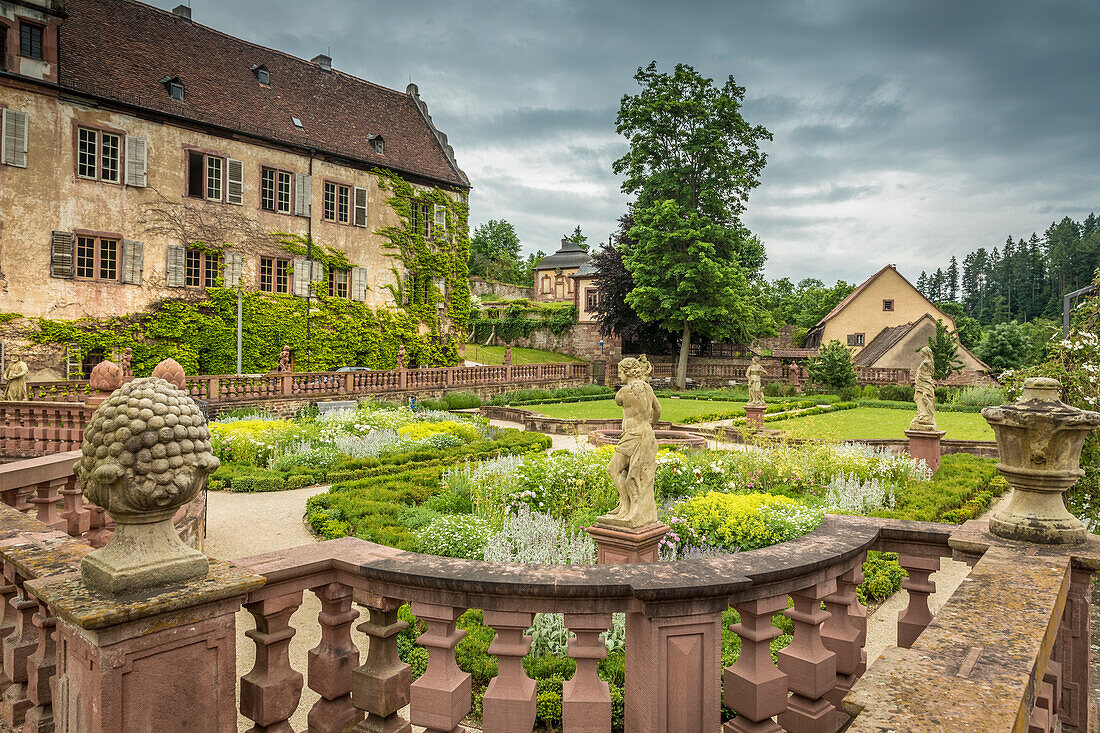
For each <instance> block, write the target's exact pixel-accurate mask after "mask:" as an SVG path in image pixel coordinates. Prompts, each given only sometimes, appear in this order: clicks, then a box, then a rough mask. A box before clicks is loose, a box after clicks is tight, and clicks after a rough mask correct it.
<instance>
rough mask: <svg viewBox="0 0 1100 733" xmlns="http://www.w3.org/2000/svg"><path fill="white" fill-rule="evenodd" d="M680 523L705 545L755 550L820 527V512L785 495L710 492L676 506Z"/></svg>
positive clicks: (821, 515)
mask: <svg viewBox="0 0 1100 733" xmlns="http://www.w3.org/2000/svg"><path fill="white" fill-rule="evenodd" d="M676 512H677V515H678V516H679V517H682V518H683V522H684V523H685V524H687V525H688V526H689V527H691V528H692V529H694V530H695V531H696V532H697V533H698V535H700V536H701V537H702V539H703V541H705V542H706V543H708V544H710V545H715V546H721V547H725V548H727V549H731V550H732V549H741V550H755V549H756V548H758V547H767V546H768V545H774V544H777V543H779V542H786V541H787V540H791V539H794V538H795V537H801V536H802V535H804V534H806V533H807V532H812V531H813V530H814V529H816V528H817V526H818V525H819V524H821V520H822V518H823V513H822V512H821V510H820V509H817V508H814V507H808V506H806V505H804V504H800V503H798V502H797V501H795V500H794V499H791V498H789V497H786V496H773V495H771V494H724V493H721V492H717V491H711V492H708V493H706V494H702V495H701V496H695V497H692V498H690V499H687V500H685V501H684V502H682V503H681V504H679V506H677V507H676Z"/></svg>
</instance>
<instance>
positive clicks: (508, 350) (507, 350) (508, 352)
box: [504, 344, 512, 366]
mask: <svg viewBox="0 0 1100 733" xmlns="http://www.w3.org/2000/svg"><path fill="white" fill-rule="evenodd" d="M504 366H512V345H511V344H508V345H507V346H505V347H504Z"/></svg>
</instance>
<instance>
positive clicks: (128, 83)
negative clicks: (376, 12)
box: [60, 0, 469, 187]
mask: <svg viewBox="0 0 1100 733" xmlns="http://www.w3.org/2000/svg"><path fill="white" fill-rule="evenodd" d="M65 10H66V12H67V13H68V15H69V17H68V18H67V19H65V21H64V22H63V23H62V24H61V64H60V84H61V86H62V87H64V88H67V89H71V90H74V91H78V92H83V93H86V94H92V95H95V96H98V97H102V98H106V99H110V100H113V101H117V102H121V103H123V104H129V105H133V106H136V107H140V108H143V109H147V110H152V111H155V112H160V113H164V114H168V115H176V116H180V117H185V118H188V119H191V120H195V121H198V122H201V123H206V124H211V125H216V126H219V127H225V128H229V129H232V130H236V131H240V132H243V133H245V134H249V135H256V136H260V137H266V138H270V139H273V140H276V141H279V142H283V143H289V144H292V145H298V146H303V147H314V148H316V149H317V150H318V151H321V152H326V153H332V154H336V155H339V156H343V157H347V158H351V159H354V160H359V161H365V162H367V163H370V164H373V165H378V166H380V167H386V168H392V169H394V170H397V171H400V172H405V173H411V174H415V175H419V176H422V177H424V178H428V179H431V180H433V181H436V182H439V183H446V184H452V185H456V186H462V187H468V186H469V182H468V180H467V179H466V177H465V174H463V173H461V171H459V170H458V168H457V166H455V165H454V164H453V155H449V151H448V150H447V147H446V138H445V137H444V136H442V135H440V136H439V137H437V133H436V131H435V129H434V127H433V126H432V125H431V124H430V123H429V121H428V119H430V118H427V119H426V115H427V109H426V107H425V108H423V110H422V109H421V107H420V106H418V104H417V99H415V98H414V97H413V96H412V95H410V94H408V93H402V92H398V91H395V90H393V89H387V88H385V87H382V86H379V85H377V84H372V83H371V82H367V81H363V80H362V79H358V78H356V77H354V76H351V75H349V74H345V73H343V72H340V71H336V70H332V71H324V70H322V69H321V68H320V67H319V66H318V65H317V64H314V63H312V62H310V61H305V60H303V59H300V58H297V57H295V56H291V55H289V54H286V53H283V52H281V51H275V50H272V49H269V48H265V47H263V46H259V45H256V44H254V43H249V42H247V41H243V40H241V39H239V38H234V37H232V36H229V35H226V34H224V33H221V32H219V31H216V30H214V29H212V28H207V27H205V26H202V25H199V24H197V23H191V22H189V21H187V20H185V19H183V18H181V17H179V16H177V15H175V14H173V13H169V12H166V11H163V10H159V9H157V8H154V7H151V6H149V5H145V4H143V3H139V2H135V1H134V0H66V4H65ZM253 65H262V66H264V67H266V68H267V70H268V71H269V72H270V74H271V85H270V87H264V86H261V85H260V83H259V82H258V81H257V79H256V77H255V75H254V74H253V72H252V71H251V67H252V66H253ZM165 77H179V80H180V81H181V82H182V83H183V85H184V101H183V102H176V101H173V100H172V99H170V98H169V96H168V92H167V91H166V89H165V87H164V85H163V84H162V83H161V80H162V79H164V78H165ZM420 104H423V103H422V102H421V103H420ZM292 117H297V118H299V119H300V120H301V121H302V124H303V128H302V129H298V128H297V127H295V126H294V123H293V122H292V120H291V118H292ZM368 135H381V137H382V139H383V141H384V145H385V147H384V154H383V155H379V154H377V153H375V152H374V148H373V145H372V144H371V143H370V141H369V140H368V138H367V136H368Z"/></svg>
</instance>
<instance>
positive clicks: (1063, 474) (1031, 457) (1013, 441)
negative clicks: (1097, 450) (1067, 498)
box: [982, 377, 1100, 545]
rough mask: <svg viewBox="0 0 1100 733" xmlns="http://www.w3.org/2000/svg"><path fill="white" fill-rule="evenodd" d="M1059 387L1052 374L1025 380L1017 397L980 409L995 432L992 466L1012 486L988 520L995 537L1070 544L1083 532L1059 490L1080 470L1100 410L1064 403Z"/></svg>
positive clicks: (1082, 536)
mask: <svg viewBox="0 0 1100 733" xmlns="http://www.w3.org/2000/svg"><path fill="white" fill-rule="evenodd" d="M1061 387H1062V385H1061V383H1059V382H1058V380H1056V379H1047V378H1043V377H1036V378H1032V379H1028V380H1027V381H1025V382H1024V392H1023V395H1021V397H1020V399H1019V401H1017V402H1014V403H1012V404H1011V405H1002V406H1000V407H987V408H985V409H984V410H982V417H984V418H985V419H986V422H988V423H989V424H990V426H992V428H993V432H994V433H996V435H997V452H998V454H999V455H1000V459H1001V460H1000V463H998V464H997V470H998V471H1000V472H1001V475H1002V476H1004V477H1005V480H1006V481H1007V482H1008V485H1009V486H1011V487H1012V496H1011V497H1010V498H1009V501H1008V504H1007V505H1006V506H1005V507H1004V508H1003V509H1001V510H1000V511H998V512H995V513H994V514H993V516H992V517H990V520H989V529H990V530H991V531H992V532H993V534H995V535H997V536H999V537H1004V538H1006V539H1012V540H1022V541H1024V542H1035V543H1039V544H1044V545H1075V544H1081V543H1083V542H1084V541H1085V539H1086V537H1087V535H1088V532H1087V530H1086V529H1085V525H1084V524H1082V523H1081V521H1080V520H1079V519H1077V518H1076V517H1074V516H1073V515H1072V514H1070V513H1069V512H1068V511H1067V510H1066V505H1065V502H1064V501H1063V498H1062V494H1063V493H1064V492H1065V491H1066V489H1068V488H1069V487H1071V486H1073V485H1074V484H1075V483H1077V481H1078V480H1079V479H1080V478H1081V477H1082V476H1084V475H1085V472H1084V471H1083V470H1081V448H1082V446H1083V445H1084V442H1085V438H1086V437H1088V434H1089V433H1090V432H1092V431H1093V430H1095V429H1096V428H1097V427H1098V426H1100V413H1097V412H1089V411H1086V410H1078V409H1077V408H1075V407H1070V406H1069V405H1067V404H1065V403H1064V402H1062V401H1061V399H1059V395H1060V391H1061Z"/></svg>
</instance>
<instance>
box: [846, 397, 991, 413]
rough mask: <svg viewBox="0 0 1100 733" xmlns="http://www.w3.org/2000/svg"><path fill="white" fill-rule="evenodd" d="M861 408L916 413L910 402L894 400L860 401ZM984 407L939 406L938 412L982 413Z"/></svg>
mask: <svg viewBox="0 0 1100 733" xmlns="http://www.w3.org/2000/svg"><path fill="white" fill-rule="evenodd" d="M859 406H860V407H885V408H887V409H890V410H909V411H910V412H913V411H915V410H916V409H917V408H916V405H914V404H913V402H912V401H910V402H896V401H894V400H860V401H859ZM982 409H983V408H982V407H981V406H979V405H956V404H953V403H947V404H937V405H936V412H981V411H982Z"/></svg>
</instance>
